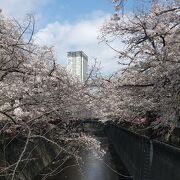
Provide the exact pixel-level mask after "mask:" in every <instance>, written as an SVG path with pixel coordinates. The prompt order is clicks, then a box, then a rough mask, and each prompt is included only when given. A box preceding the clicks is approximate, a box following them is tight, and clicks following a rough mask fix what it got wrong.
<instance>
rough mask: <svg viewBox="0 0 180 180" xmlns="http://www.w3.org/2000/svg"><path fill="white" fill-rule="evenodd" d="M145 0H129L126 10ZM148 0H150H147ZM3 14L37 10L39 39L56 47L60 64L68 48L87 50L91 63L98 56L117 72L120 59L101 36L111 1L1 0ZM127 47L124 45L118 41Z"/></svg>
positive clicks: (18, 16) (105, 66)
mask: <svg viewBox="0 0 180 180" xmlns="http://www.w3.org/2000/svg"><path fill="white" fill-rule="evenodd" d="M141 1H143V0H128V1H127V4H126V7H125V10H126V11H125V12H129V11H133V8H134V7H136V4H137V2H138V6H140V2H141ZM146 1H147V0H146ZM0 8H1V9H2V13H3V14H4V15H6V16H9V17H15V18H16V19H22V18H23V17H25V15H26V14H27V13H33V14H34V16H35V19H36V34H35V42H36V43H38V44H40V45H48V46H53V47H54V50H55V54H56V57H57V60H58V63H60V64H62V65H63V66H65V65H66V61H67V58H66V53H67V52H68V51H76V50H83V51H84V52H85V53H86V54H87V55H88V56H89V62H90V63H89V64H91V62H93V59H94V58H97V60H98V61H99V62H101V66H102V71H103V72H104V73H105V74H110V73H112V72H114V71H116V70H117V69H118V68H119V66H118V63H117V61H118V59H117V57H116V56H117V55H116V54H115V52H113V51H112V50H111V49H109V48H108V47H107V46H106V45H105V44H103V43H99V41H98V39H97V37H98V35H99V34H100V28H101V27H102V26H103V24H104V22H105V21H107V20H108V19H109V18H110V16H111V14H112V13H113V5H112V3H111V0H0ZM114 47H116V48H118V49H122V48H123V44H121V43H120V44H118V43H117V42H116V43H114Z"/></svg>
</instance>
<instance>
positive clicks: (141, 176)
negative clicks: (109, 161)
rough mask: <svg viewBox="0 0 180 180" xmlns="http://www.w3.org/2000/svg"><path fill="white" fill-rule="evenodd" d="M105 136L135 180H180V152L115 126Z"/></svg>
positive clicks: (107, 129) (106, 129)
mask: <svg viewBox="0 0 180 180" xmlns="http://www.w3.org/2000/svg"><path fill="white" fill-rule="evenodd" d="M105 133H106V135H107V137H108V138H109V141H110V143H111V144H112V146H113V148H114V150H115V152H116V153H117V155H118V156H119V157H120V159H121V160H122V161H123V163H124V164H125V166H126V168H127V169H128V171H129V173H130V174H131V175H132V176H133V178H134V180H180V150H179V149H177V148H175V147H173V146H170V145H167V144H164V143H161V142H159V141H155V140H150V139H149V138H147V137H144V136H140V135H137V134H135V133H132V132H129V131H127V130H125V129H123V128H119V127H116V126H114V125H107V126H106V127H105Z"/></svg>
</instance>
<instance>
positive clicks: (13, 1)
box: [0, 0, 49, 18]
mask: <svg viewBox="0 0 180 180" xmlns="http://www.w3.org/2000/svg"><path fill="white" fill-rule="evenodd" d="M48 2H49V0H0V9H2V12H3V14H4V15H6V16H11V17H15V18H19V17H22V16H25V15H26V14H27V13H35V11H36V10H37V9H38V8H39V7H40V6H43V5H45V4H46V3H48Z"/></svg>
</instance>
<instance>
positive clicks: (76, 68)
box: [67, 51, 88, 82]
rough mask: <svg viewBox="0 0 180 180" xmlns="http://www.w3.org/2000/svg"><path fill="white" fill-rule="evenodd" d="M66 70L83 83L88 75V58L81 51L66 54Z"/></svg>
mask: <svg viewBox="0 0 180 180" xmlns="http://www.w3.org/2000/svg"><path fill="white" fill-rule="evenodd" d="M67 57H68V70H69V71H70V72H71V74H72V75H73V76H75V77H77V78H78V79H79V81H80V82H85V81H86V79H87V73H88V56H87V55H86V54H85V53H84V52H83V51H75V52H68V53H67Z"/></svg>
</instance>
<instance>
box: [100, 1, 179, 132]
mask: <svg viewBox="0 0 180 180" xmlns="http://www.w3.org/2000/svg"><path fill="white" fill-rule="evenodd" d="M115 3H117V2H115ZM117 17H118V18H112V19H111V20H110V21H109V23H106V24H105V25H104V27H103V28H102V34H101V41H103V42H105V43H106V44H107V45H108V46H109V47H110V48H111V49H113V50H114V51H116V52H117V55H118V56H119V64H120V65H121V67H122V68H121V71H119V72H117V73H116V74H115V75H114V76H112V77H111V78H110V79H104V78H102V79H101V82H100V86H101V87H102V88H101V93H100V94H101V95H102V94H103V95H104V97H105V98H104V100H103V101H104V102H103V105H102V107H103V108H102V111H103V113H104V114H103V115H104V116H109V117H116V118H118V119H119V120H120V121H123V120H128V121H133V120H135V119H136V118H137V117H140V116H144V115H145V114H146V113H147V112H151V113H152V112H153V113H155V114H156V115H157V116H159V117H160V119H161V123H162V124H164V125H165V124H168V126H170V127H171V130H170V131H172V130H173V129H174V127H175V125H176V123H177V121H178V120H179V116H180V115H179V111H180V109H179V103H180V101H179V97H180V94H179V93H180V89H179V88H180V87H179V84H180V81H179V80H180V59H179V57H180V54H179V45H180V44H179V43H180V39H179V37H180V36H179V22H180V21H179V20H180V19H179V3H178V2H176V1H170V2H168V3H162V2H161V1H160V2H159V3H157V2H156V3H155V4H154V6H152V8H150V9H149V10H147V9H146V11H141V12H136V13H134V14H130V15H124V16H118V15H117ZM114 39H115V40H116V41H117V40H119V41H121V42H122V43H124V49H123V50H118V49H117V48H114V47H113V46H112V45H111V44H112V43H111V42H112V41H113V40H114ZM121 49H122V48H121ZM153 123H154V122H153Z"/></svg>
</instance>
